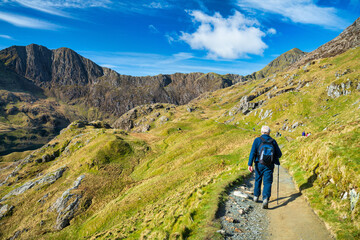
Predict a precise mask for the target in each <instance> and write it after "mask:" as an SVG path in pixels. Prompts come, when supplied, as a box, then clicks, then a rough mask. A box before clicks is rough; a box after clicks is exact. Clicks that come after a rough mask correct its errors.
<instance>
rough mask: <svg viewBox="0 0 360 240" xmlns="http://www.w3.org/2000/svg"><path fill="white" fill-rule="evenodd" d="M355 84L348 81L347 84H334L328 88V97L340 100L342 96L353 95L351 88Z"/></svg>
mask: <svg viewBox="0 0 360 240" xmlns="http://www.w3.org/2000/svg"><path fill="white" fill-rule="evenodd" d="M352 85H353V83H352V82H351V81H347V82H346V83H341V84H335V83H332V84H330V86H328V87H327V95H328V96H329V97H332V98H338V97H340V96H342V95H349V94H351V87H352Z"/></svg>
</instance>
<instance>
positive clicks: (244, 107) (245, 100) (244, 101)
mask: <svg viewBox="0 0 360 240" xmlns="http://www.w3.org/2000/svg"><path fill="white" fill-rule="evenodd" d="M252 99H253V95H250V96H244V97H242V98H241V99H240V103H239V104H237V105H235V106H234V107H233V108H232V109H231V110H230V111H229V116H234V115H236V114H237V113H239V112H241V113H242V114H248V113H249V112H251V111H252V110H254V109H256V108H258V107H260V106H261V105H262V104H263V103H264V101H262V100H260V101H258V102H249V101H251V100H252Z"/></svg>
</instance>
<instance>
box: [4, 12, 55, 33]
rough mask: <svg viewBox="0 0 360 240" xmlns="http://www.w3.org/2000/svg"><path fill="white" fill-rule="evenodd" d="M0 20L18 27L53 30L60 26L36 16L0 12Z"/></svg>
mask: <svg viewBox="0 0 360 240" xmlns="http://www.w3.org/2000/svg"><path fill="white" fill-rule="evenodd" d="M0 20H3V21H5V22H8V23H10V24H13V25H15V26H18V27H25V28H36V29H48V30H55V29H57V28H59V27H60V26H58V25H55V24H52V23H49V22H46V21H42V20H39V19H36V18H30V17H24V16H21V15H16V14H11V13H5V12H0Z"/></svg>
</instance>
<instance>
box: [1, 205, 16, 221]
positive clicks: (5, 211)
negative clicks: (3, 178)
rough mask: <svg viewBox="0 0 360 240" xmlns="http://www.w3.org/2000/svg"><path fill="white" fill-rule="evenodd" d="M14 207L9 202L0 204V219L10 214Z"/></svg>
mask: <svg viewBox="0 0 360 240" xmlns="http://www.w3.org/2000/svg"><path fill="white" fill-rule="evenodd" d="M13 209H14V206H10V205H9V204H5V205H2V206H1V207H0V220H1V219H2V218H3V217H6V216H9V215H11V214H12V211H13Z"/></svg>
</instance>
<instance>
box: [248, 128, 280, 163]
mask: <svg viewBox="0 0 360 240" xmlns="http://www.w3.org/2000/svg"><path fill="white" fill-rule="evenodd" d="M261 137H263V138H264V139H265V140H268V139H270V138H271V137H270V136H269V135H267V134H263V135H261ZM260 144H261V139H260V138H259V137H258V138H255V140H254V143H253V145H252V147H251V152H250V156H249V162H248V166H252V164H253V161H254V159H255V162H259V156H257V155H258V149H259V147H260ZM273 144H274V150H275V155H274V157H275V159H274V163H275V164H276V165H280V162H279V158H281V156H282V153H281V150H280V148H279V146H278V144H277V142H276V141H275V139H274V141H273Z"/></svg>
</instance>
